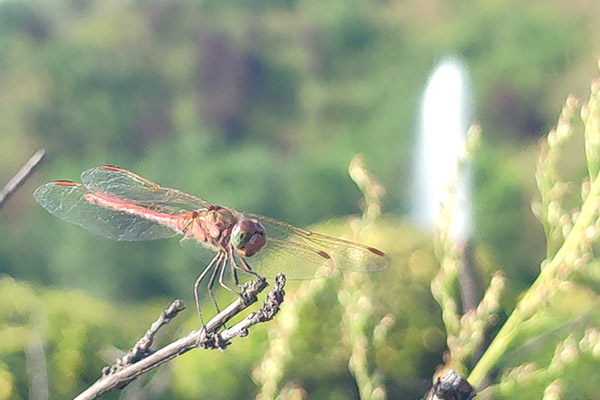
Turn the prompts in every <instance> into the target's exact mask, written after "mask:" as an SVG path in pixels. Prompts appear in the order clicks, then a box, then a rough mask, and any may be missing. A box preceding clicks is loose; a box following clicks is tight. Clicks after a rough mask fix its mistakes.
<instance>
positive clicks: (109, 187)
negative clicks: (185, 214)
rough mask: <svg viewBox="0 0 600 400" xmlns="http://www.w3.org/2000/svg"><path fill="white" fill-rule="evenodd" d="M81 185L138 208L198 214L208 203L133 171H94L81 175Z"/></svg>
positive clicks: (120, 169) (117, 168)
mask: <svg viewBox="0 0 600 400" xmlns="http://www.w3.org/2000/svg"><path fill="white" fill-rule="evenodd" d="M81 182H82V183H83V185H84V186H85V187H86V188H87V189H88V190H89V191H90V192H101V193H106V194H110V195H113V196H115V197H118V198H121V199H127V200H131V201H132V202H135V203H136V204H142V205H153V206H155V207H160V206H165V207H172V208H180V209H181V208H184V209H186V210H199V209H204V208H206V207H208V205H209V203H207V202H206V201H204V200H202V199H201V198H199V197H196V196H192V195H191V194H187V193H184V192H182V191H180V190H177V189H169V188H165V187H162V186H160V185H159V184H157V183H154V182H151V181H149V180H147V179H145V178H142V177H141V176H139V175H137V174H134V173H133V172H131V171H128V170H126V169H122V168H119V167H113V166H109V165H107V166H103V167H94V168H90V169H88V170H86V171H84V172H83V173H82V174H81Z"/></svg>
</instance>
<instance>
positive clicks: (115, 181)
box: [33, 165, 390, 321]
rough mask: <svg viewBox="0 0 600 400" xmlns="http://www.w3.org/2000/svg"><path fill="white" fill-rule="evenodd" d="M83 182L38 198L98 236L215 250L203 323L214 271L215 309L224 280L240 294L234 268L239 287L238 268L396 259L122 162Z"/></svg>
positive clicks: (309, 271)
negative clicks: (209, 197)
mask: <svg viewBox="0 0 600 400" xmlns="http://www.w3.org/2000/svg"><path fill="white" fill-rule="evenodd" d="M81 182H82V183H75V182H72V181H64V180H60V181H55V182H50V183H47V184H45V185H42V186H40V187H39V188H37V190H36V191H35V193H34V194H33V195H34V197H35V199H36V201H37V202H38V203H40V204H41V205H42V207H44V208H45V209H46V210H47V211H48V212H50V213H51V214H54V215H56V216H57V217H59V218H61V219H63V220H65V221H67V222H70V223H72V224H75V225H78V226H80V227H82V228H84V229H86V230H88V231H90V232H92V233H94V234H98V235H101V236H104V237H107V238H111V239H116V240H153V239H161V238H169V237H173V236H176V235H183V238H182V239H181V241H180V243H181V246H182V247H183V248H184V249H186V250H188V251H190V252H191V253H192V254H194V255H195V256H196V257H198V258H200V259H205V260H207V257H206V256H207V253H208V254H210V257H211V258H212V260H211V261H210V262H209V263H208V266H207V267H206V268H205V269H204V271H203V272H202V273H201V274H200V276H199V277H198V279H197V280H196V283H195V284H194V296H195V298H196V306H197V308H198V314H199V315H200V319H201V321H202V313H201V312H200V301H199V292H198V290H199V286H200V283H201V281H202V280H203V279H204V278H205V277H207V276H208V274H209V273H210V277H209V278H208V285H207V288H208V291H209V293H210V295H211V298H212V300H213V302H214V303H215V306H216V300H215V297H214V294H213V292H212V288H213V286H214V284H215V281H216V280H217V279H218V282H219V283H220V285H221V286H223V287H225V288H226V289H228V290H230V291H233V290H232V289H230V288H229V287H228V286H227V285H226V284H225V281H224V276H225V273H226V271H227V270H230V271H231V274H232V275H233V277H234V280H235V284H236V285H238V286H239V281H238V277H237V271H244V272H247V273H250V274H253V275H257V274H264V275H269V276H272V275H274V274H275V273H277V272H284V273H285V274H286V277H287V278H289V279H311V278H313V277H315V276H317V275H327V274H329V273H330V272H331V271H332V270H333V268H334V267H336V268H339V269H347V270H355V271H379V270H382V269H385V268H387V267H388V265H389V263H390V260H389V257H388V256H387V255H386V254H385V253H383V252H382V251H380V250H377V249H375V248H373V247H369V246H365V245H362V244H358V243H354V242H351V241H348V240H343V239H338V238H334V237H331V236H327V235H322V234H319V233H314V232H310V231H308V230H304V229H301V228H296V227H293V226H291V225H288V224H286V223H283V222H279V221H276V220H273V219H271V218H267V217H263V216H260V215H254V214H249V213H242V212H239V211H236V210H234V209H232V208H228V207H221V206H217V205H214V204H210V203H208V202H206V201H204V200H202V199H201V198H199V197H196V196H193V195H190V194H187V193H184V192H182V191H179V190H176V189H169V188H165V187H162V186H160V185H158V184H156V183H154V182H151V181H149V180H147V179H144V178H142V177H141V176H139V175H137V174H134V173H133V172H131V171H128V170H125V169H122V168H119V167H115V166H109V165H107V166H103V167H95V168H90V169H88V170H86V171H84V172H83V173H82V174H81ZM247 259H251V260H252V264H253V266H250V263H249V262H248V260H247ZM228 266H229V267H230V268H227V267H228ZM217 310H218V307H217Z"/></svg>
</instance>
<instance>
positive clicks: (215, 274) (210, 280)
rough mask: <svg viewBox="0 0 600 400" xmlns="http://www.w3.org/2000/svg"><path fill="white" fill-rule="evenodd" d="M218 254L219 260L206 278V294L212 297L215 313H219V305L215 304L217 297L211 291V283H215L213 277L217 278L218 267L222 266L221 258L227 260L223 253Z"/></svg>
mask: <svg viewBox="0 0 600 400" xmlns="http://www.w3.org/2000/svg"><path fill="white" fill-rule="evenodd" d="M219 254H220V258H219V262H218V263H217V265H216V266H215V268H214V269H213V273H212V275H211V276H210V279H209V280H208V285H207V287H208V294H210V298H211V299H212V302H213V304H214V305H215V308H216V309H217V314H218V313H220V312H221V310H219V305H218V304H217V298H216V297H215V293H214V292H213V285H214V284H215V279H216V278H217V273H218V271H219V268H221V269H223V268H224V266H223V260H227V258H226V257H223V256H224V255H225V253H223V252H221V253H219Z"/></svg>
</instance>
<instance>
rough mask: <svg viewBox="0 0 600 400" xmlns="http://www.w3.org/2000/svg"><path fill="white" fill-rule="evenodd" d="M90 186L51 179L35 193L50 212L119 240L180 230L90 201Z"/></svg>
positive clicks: (158, 236)
mask: <svg viewBox="0 0 600 400" xmlns="http://www.w3.org/2000/svg"><path fill="white" fill-rule="evenodd" d="M87 193H88V191H87V190H86V188H85V187H84V186H83V185H81V184H78V183H73V182H70V181H57V182H50V183H47V184H45V185H43V186H40V187H39V188H37V189H36V191H35V192H34V193H33V196H34V197H35V200H36V201H37V202H38V203H39V204H40V205H41V206H42V207H44V208H45V209H46V210H47V211H48V212H49V213H50V214H53V215H56V216H57V217H59V218H60V219H62V220H65V221H67V222H69V223H71V224H74V225H77V226H80V227H82V228H83V229H85V230H87V231H90V232H92V233H94V234H96V235H100V236H104V237H107V238H110V239H116V240H153V239H162V238H169V237H173V236H175V235H177V232H176V231H174V230H173V229H171V228H169V227H168V226H164V225H160V224H158V223H156V222H153V221H150V220H148V219H145V218H143V217H142V216H138V215H134V214H130V213H126V212H122V211H116V210H113V209H110V208H105V207H101V206H99V205H97V204H94V203H90V202H89V201H87V200H86V198H85V195H86V194H87Z"/></svg>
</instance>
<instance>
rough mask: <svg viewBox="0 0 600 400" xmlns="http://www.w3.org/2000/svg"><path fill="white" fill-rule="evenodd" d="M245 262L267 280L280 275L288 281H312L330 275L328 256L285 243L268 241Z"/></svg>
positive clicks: (312, 249)
mask: <svg viewBox="0 0 600 400" xmlns="http://www.w3.org/2000/svg"><path fill="white" fill-rule="evenodd" d="M267 235H268V234H267ZM246 261H247V262H248V263H249V264H250V266H251V267H252V269H253V270H254V271H255V272H257V273H258V274H259V275H262V276H266V277H269V278H273V277H275V275H276V274H277V273H279V272H283V273H284V274H285V276H286V278H287V279H313V278H319V277H325V276H328V275H330V274H331V273H332V272H333V267H334V262H333V259H332V258H331V257H330V256H329V254H327V253H325V252H323V251H319V250H316V249H314V248H313V247H309V246H305V245H303V244H301V243H295V242H291V241H288V240H280V239H276V238H269V237H268V236H267V245H266V246H265V247H264V248H263V249H261V250H260V251H259V252H258V253H256V254H255V255H253V256H252V257H246Z"/></svg>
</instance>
